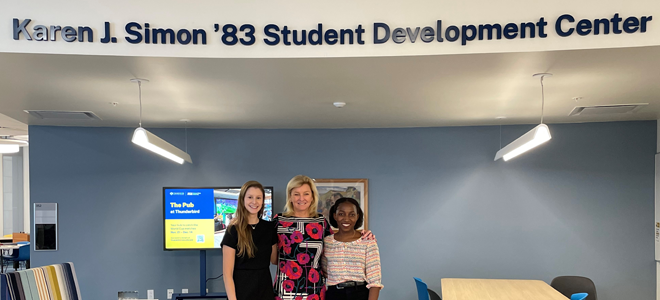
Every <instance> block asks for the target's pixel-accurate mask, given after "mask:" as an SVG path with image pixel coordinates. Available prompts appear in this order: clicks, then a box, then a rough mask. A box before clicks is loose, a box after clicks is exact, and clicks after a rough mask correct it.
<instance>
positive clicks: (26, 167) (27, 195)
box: [22, 146, 32, 234]
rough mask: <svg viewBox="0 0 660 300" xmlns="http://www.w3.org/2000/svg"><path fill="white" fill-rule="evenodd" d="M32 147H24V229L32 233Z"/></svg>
mask: <svg viewBox="0 0 660 300" xmlns="http://www.w3.org/2000/svg"><path fill="white" fill-rule="evenodd" d="M29 148H30V147H29V146H26V147H23V148H22V149H23V231H24V232H25V233H28V234H29V233H30V232H31V231H32V226H30V211H31V209H32V204H31V203H30V149H29Z"/></svg>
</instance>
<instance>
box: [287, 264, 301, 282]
mask: <svg viewBox="0 0 660 300" xmlns="http://www.w3.org/2000/svg"><path fill="white" fill-rule="evenodd" d="M302 272H303V270H302V268H301V267H300V265H299V264H298V263H296V262H295V261H290V262H288V264H287V268H286V276H288V277H289V278H291V279H298V278H300V276H302Z"/></svg>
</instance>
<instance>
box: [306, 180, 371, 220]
mask: <svg viewBox="0 0 660 300" xmlns="http://www.w3.org/2000/svg"><path fill="white" fill-rule="evenodd" d="M314 183H315V184H316V189H317V190H318V192H319V203H318V212H319V213H320V214H323V216H324V217H325V218H326V219H327V220H328V222H330V208H331V207H332V205H334V204H335V201H336V200H337V199H339V198H341V197H349V198H354V199H355V200H357V201H358V202H359V203H360V208H362V211H363V212H364V223H363V224H362V227H360V228H359V229H358V230H369V180H368V179H366V178H357V179H342V178H321V179H314ZM333 231H335V232H336V231H337V228H333Z"/></svg>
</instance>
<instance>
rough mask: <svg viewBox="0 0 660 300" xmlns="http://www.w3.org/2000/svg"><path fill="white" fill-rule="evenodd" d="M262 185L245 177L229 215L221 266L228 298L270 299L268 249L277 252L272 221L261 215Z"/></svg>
mask: <svg viewBox="0 0 660 300" xmlns="http://www.w3.org/2000/svg"><path fill="white" fill-rule="evenodd" d="M264 196H265V192H264V188H263V186H262V185H261V184H260V183H259V182H256V181H248V182H246V183H245V184H244V185H243V187H242V188H241V192H240V194H239V196H238V204H237V207H236V216H235V217H234V219H232V221H231V223H230V224H229V227H228V228H227V231H226V233H225V236H224V238H223V239H222V255H223V256H222V269H223V274H224V276H223V278H224V282H225V290H226V292H227V297H228V298H229V300H273V298H274V297H275V295H274V292H273V280H272V277H271V276H270V269H269V266H270V262H271V253H274V252H277V241H278V239H277V234H276V233H275V230H274V224H273V223H272V222H268V221H265V220H262V219H261V216H262V214H263V212H264Z"/></svg>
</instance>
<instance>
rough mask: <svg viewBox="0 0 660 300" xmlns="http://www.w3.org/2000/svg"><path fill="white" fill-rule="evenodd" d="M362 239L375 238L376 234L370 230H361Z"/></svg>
mask: <svg viewBox="0 0 660 300" xmlns="http://www.w3.org/2000/svg"><path fill="white" fill-rule="evenodd" d="M362 239H363V240H374V241H375V240H376V236H375V235H374V234H373V232H371V230H362Z"/></svg>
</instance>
